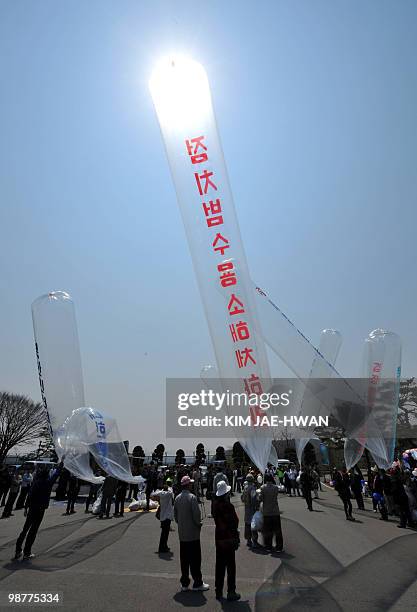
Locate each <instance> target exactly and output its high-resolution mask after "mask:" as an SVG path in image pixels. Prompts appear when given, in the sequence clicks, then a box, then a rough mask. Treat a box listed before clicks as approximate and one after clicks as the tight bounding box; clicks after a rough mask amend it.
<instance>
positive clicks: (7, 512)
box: [1, 470, 22, 518]
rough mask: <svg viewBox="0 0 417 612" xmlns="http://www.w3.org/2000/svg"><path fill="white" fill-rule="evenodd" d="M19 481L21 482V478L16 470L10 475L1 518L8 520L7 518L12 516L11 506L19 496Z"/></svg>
mask: <svg viewBox="0 0 417 612" xmlns="http://www.w3.org/2000/svg"><path fill="white" fill-rule="evenodd" d="M21 480H22V477H21V476H20V474H19V472H18V471H17V470H16V471H15V473H14V474H13V475H12V480H11V483H10V488H9V495H8V497H7V501H6V505H5V507H4V510H3V514H2V516H1V518H9V516H14V515H13V513H12V510H13V504H14V502H15V500H16V497H17V496H18V494H19V490H20V482H21Z"/></svg>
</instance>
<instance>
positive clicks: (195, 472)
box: [191, 463, 201, 500]
mask: <svg viewBox="0 0 417 612" xmlns="http://www.w3.org/2000/svg"><path fill="white" fill-rule="evenodd" d="M200 475H201V474H200V468H199V467H198V465H197V463H196V464H195V466H194V469H193V471H192V475H191V478H192V479H193V480H194V491H193V493H194V495H195V496H196V498H197V500H198V499H199V497H200Z"/></svg>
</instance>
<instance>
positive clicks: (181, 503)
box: [174, 476, 210, 591]
mask: <svg viewBox="0 0 417 612" xmlns="http://www.w3.org/2000/svg"><path fill="white" fill-rule="evenodd" d="M193 484H194V483H193V481H192V480H191V478H190V477H189V476H183V477H182V479H181V487H182V491H181V493H180V494H179V495H177V497H176V498H175V502H174V517H175V521H176V523H177V524H178V537H179V540H180V560H181V591H188V590H189V585H190V575H189V574H190V572H191V576H192V578H193V581H194V583H193V587H192V588H193V591H207V590H208V589H209V588H210V587H209V585H208V584H206V583H205V582H203V577H202V575H201V545H200V532H201V526H202V522H201V514H200V508H199V506H198V501H197V498H196V496H195V495H193V494H192V493H191V486H192V485H193Z"/></svg>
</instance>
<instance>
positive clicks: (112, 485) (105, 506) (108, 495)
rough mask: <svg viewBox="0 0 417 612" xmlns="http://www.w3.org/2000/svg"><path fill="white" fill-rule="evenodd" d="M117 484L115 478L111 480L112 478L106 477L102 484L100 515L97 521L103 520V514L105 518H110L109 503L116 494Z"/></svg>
mask: <svg viewBox="0 0 417 612" xmlns="http://www.w3.org/2000/svg"><path fill="white" fill-rule="evenodd" d="M117 483H118V480H117V478H113V476H106V478H105V480H104V483H103V490H102V498H101V505H100V513H99V515H98V518H99V519H103V518H104V514H106V518H110V508H111V502H112V499H113V495H115V493H116V489H117Z"/></svg>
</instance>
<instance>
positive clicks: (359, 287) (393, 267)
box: [0, 0, 417, 449]
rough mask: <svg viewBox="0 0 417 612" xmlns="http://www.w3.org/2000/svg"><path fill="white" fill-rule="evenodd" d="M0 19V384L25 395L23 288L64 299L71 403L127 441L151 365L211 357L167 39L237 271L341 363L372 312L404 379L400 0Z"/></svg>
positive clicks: (409, 141) (408, 8)
mask: <svg viewBox="0 0 417 612" xmlns="http://www.w3.org/2000/svg"><path fill="white" fill-rule="evenodd" d="M0 16H1V19H0V74H1V99H0V109H1V111H0V122H1V126H0V127H1V130H0V133H1V135H2V136H1V141H0V195H1V204H0V207H1V208H0V228H1V237H2V240H1V245H2V257H1V260H0V282H1V288H2V298H1V300H0V320H1V326H0V346H1V351H0V372H1V374H0V388H2V389H7V390H10V391H14V392H21V393H25V394H28V395H30V396H31V397H33V398H34V399H40V392H39V384H38V380H37V371H36V362H35V354H34V348H33V331H32V322H31V316H30V304H31V302H32V301H33V299H35V298H36V297H37V296H38V295H40V294H42V293H45V292H47V291H49V290H52V289H63V290H67V291H69V292H70V293H71V294H72V296H73V298H74V300H75V303H76V307H77V316H78V325H79V334H80V340H81V351H82V358H83V367H84V376H85V386H86V397H87V402H88V403H89V404H91V405H93V406H95V407H97V408H102V409H103V410H107V411H108V412H110V413H112V414H113V415H114V416H117V417H118V420H119V426H120V429H121V431H122V433H123V434H124V435H126V436H128V437H130V439H131V441H132V442H133V443H140V444H142V445H144V446H145V448H147V449H150V447H151V446H152V447H153V445H154V444H155V443H156V442H159V441H160V439H161V431H162V430H163V426H164V410H165V406H164V385H165V378H166V377H176V376H178V377H190V376H198V375H199V372H200V369H201V366H202V365H204V364H205V363H211V362H213V353H212V348H211V343H210V339H209V336H208V331H207V325H206V322H205V318H204V314H203V309H202V306H201V302H200V298H199V295H198V291H197V286H196V281H195V278H194V272H193V269H192V265H191V259H190V255H189V251H188V246H187V243H186V239H185V234H184V230H183V226H182V222H181V219H180V214H179V210H178V207H177V204H176V199H175V193H174V189H173V186H172V181H171V177H170V175H169V169H168V164H167V161H166V157H165V152H164V148H163V143H162V140H161V136H160V132H159V127H158V124H157V120H156V116H155V112H154V109H153V106H152V101H151V97H150V94H149V90H148V79H149V76H150V73H151V71H152V67H153V65H154V63H155V62H156V61H157V60H158V59H159V58H160V57H161V56H164V55H166V54H167V53H169V52H172V51H179V52H182V53H187V54H190V55H192V56H193V57H194V58H195V59H197V60H198V61H200V62H201V63H202V64H203V65H204V66H205V68H206V70H207V73H208V76H209V80H210V83H211V88H212V95H213V101H214V105H215V109H216V115H217V120H218V124H219V130H220V134H221V138H222V142H223V147H224V152H225V158H226V163H227V166H228V169H229V173H230V179H231V184H232V189H233V193H234V197H235V203H236V209H237V213H238V217H239V221H240V226H241V231H242V236H243V239H244V243H245V247H246V252H247V256H248V260H249V266H250V270H251V274H252V276H253V278H254V280H256V282H257V283H258V284H260V285H261V286H263V287H265V288H266V289H267V290H268V291H269V293H270V295H271V297H272V298H273V299H274V301H276V302H277V304H279V305H280V307H281V308H282V309H283V310H284V311H285V312H286V313H287V314H288V315H289V316H290V317H291V318H292V319H293V320H294V321H295V322H296V324H297V325H298V327H299V328H300V329H302V330H303V332H304V333H305V334H306V335H307V336H308V337H309V338H311V340H312V341H313V342H315V343H318V340H319V335H320V330H321V329H322V328H324V327H334V328H337V329H339V330H340V331H341V333H342V334H343V338H344V343H343V346H342V351H341V354H340V358H339V361H338V369H339V370H340V371H341V372H342V373H343V374H344V375H346V376H356V375H358V374H359V373H360V367H361V356H362V346H363V339H364V338H365V336H366V335H367V334H368V333H369V331H371V330H372V329H374V328H376V327H384V328H387V329H390V330H392V331H395V332H397V333H398V334H399V335H400V336H401V338H402V341H403V372H404V374H405V375H414V374H416V372H417V351H416V346H417V326H416V301H417V299H416V298H417V290H416V283H415V274H416V254H417V247H416V240H415V231H416V216H417V213H416V196H417V172H416V142H417V117H416V112H415V109H416V108H417V78H416V77H417V65H416V62H415V58H416V57H417V37H416V36H415V23H416V18H417V4H416V3H415V2H412V1H402V2H385V1H376V0H375V1H372V2H371V1H368V2H349V3H347V2H337V1H334V2H333V1H332V2H331V1H330V0H329V1H327V2H320V1H317V2H314V3H312V2H309V1H305V2H281V1H278V0H274V1H270V2H268V1H263V2H259V3H254V2H249V1H236V2H234V1H232V2H227V3H224V2H218V1H211V2H198V1H194V2H186V1H182V2H175V3H174V2H158V1H152V2H151V1H149V2H143V1H142V2H141V1H135V2H133V1H132V2H130V1H125V0H124V1H120V2H119V1H118V2H116V1H113V2H108V1H107V2H106V1H100V2H98V1H97V2H96V1H91V0H90V1H89V2H81V1H76V0H74V1H72V2H61V3H57V2H53V1H49V0H43V1H41V2H28V1H26V2H23V1H22V2H13V1H6V0H3V2H2V3H1V5H0ZM272 365H273V367H272V370H273V373H274V374H280V373H282V372H284V370H281V368H280V366H279V364H278V362H276V361H273V362H272ZM167 446H168V447H169V448H173V447H174V446H175V447H177V443H176V442H175V443H172V444H171V443H168V445H167ZM191 447H192V445H191V444H190V443H189V442H187V443H185V448H191Z"/></svg>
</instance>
